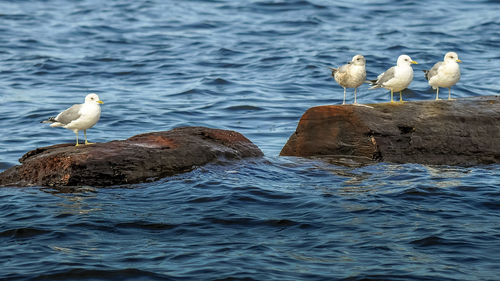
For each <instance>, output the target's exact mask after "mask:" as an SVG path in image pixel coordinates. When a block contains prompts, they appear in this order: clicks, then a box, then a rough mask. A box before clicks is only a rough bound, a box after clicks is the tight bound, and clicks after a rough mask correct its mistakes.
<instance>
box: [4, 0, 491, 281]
mask: <svg viewBox="0 0 500 281" xmlns="http://www.w3.org/2000/svg"><path fill="white" fill-rule="evenodd" d="M499 50H500V2H499V1H497V0H489V1H480V0H478V1H471V0H464V1H455V0H448V1H446V0H445V1H430V0H419V1H410V0H403V1H399V0H376V1H362V0H346V1H326V0H286V1H285V0H281V1H279V0H248V1H243V0H242V1H235V0H211V1H201V0H183V1H174V0H135V1H124V0H107V1H102V0H82V1H70V0H37V1H27V0H16V1H0V171H3V170H5V169H7V168H9V167H11V166H13V165H16V164H18V159H19V158H20V157H21V156H22V155H23V154H24V153H25V152H27V151H29V150H32V149H35V148H37V147H43V146H47V145H53V144H57V143H72V142H74V141H75V140H74V134H73V133H72V132H71V131H69V130H65V129H62V128H50V127H48V126H47V125H46V124H40V121H41V120H44V119H46V118H48V117H50V116H54V115H56V114H57V113H59V112H60V111H61V110H63V109H65V108H67V107H69V106H71V105H72V104H75V103H81V102H83V99H84V97H85V95H86V94H87V93H91V92H95V93H97V94H98V95H99V96H100V98H101V99H102V100H103V101H104V105H102V116H101V119H100V121H99V123H98V124H97V125H96V126H95V127H94V128H92V129H90V130H89V131H88V132H87V133H88V137H89V140H90V141H93V142H107V141H111V140H116V139H125V138H128V137H131V136H133V135H137V134H140V133H145V132H151V131H161V130H169V129H172V128H175V127H180V126H207V127H213V128H221V129H229V130H235V131H238V132H240V133H242V134H244V135H245V136H246V137H248V138H249V139H250V140H251V141H252V142H254V143H255V144H256V145H258V146H259V147H260V148H261V149H262V151H263V152H264V154H265V156H264V157H263V158H262V159H247V160H243V161H235V162H226V161H222V160H221V161H219V162H217V163H212V164H209V165H207V166H204V167H200V168H198V169H196V170H194V171H192V172H189V173H185V174H180V175H176V176H173V177H168V178H165V179H162V180H159V181H157V182H153V183H147V184H137V185H131V186H125V187H123V186H122V187H111V188H96V187H92V186H83V187H80V188H78V189H76V190H73V191H72V192H66V191H65V190H59V189H53V188H44V187H31V188H0V280H500V165H484V166H473V167H459V166H428V165H419V164H403V165H401V164H390V163H378V164H374V165H368V166H354V167H352V166H351V167H348V166H338V165H334V164H330V163H326V162H322V161H320V160H314V159H303V158H295V157H279V152H280V150H281V148H282V147H283V145H284V144H285V142H286V141H287V139H288V137H289V136H290V135H291V134H292V133H293V132H294V131H295V128H296V126H297V122H298V120H299V119H300V117H301V115H302V114H303V113H304V112H305V111H306V110H307V109H308V108H310V107H312V106H317V105H326V104H339V103H341V102H342V98H343V89H342V88H341V87H340V86H338V85H337V84H336V83H335V82H334V80H333V79H332V77H331V76H330V70H329V69H328V67H330V66H333V67H336V66H339V65H341V64H345V63H346V62H348V61H350V59H351V58H352V56H354V55H356V54H363V55H364V56H365V57H366V60H367V72H368V78H369V79H373V78H375V77H376V76H377V75H378V74H379V73H381V72H383V71H384V70H386V69H387V68H389V67H390V66H392V65H394V64H395V63H396V59H397V57H398V56H399V55H401V54H408V55H410V56H411V58H412V59H414V60H416V61H417V62H418V63H419V64H418V65H414V66H413V68H414V70H415V78H414V80H413V82H412V84H411V85H410V87H409V89H408V90H406V91H405V92H404V99H406V100H410V101H411V100H430V99H433V98H434V97H435V93H434V92H433V91H432V89H430V88H429V86H428V85H427V83H426V81H425V78H424V76H423V72H422V70H423V69H429V68H430V67H432V65H433V64H434V63H435V62H437V61H439V60H442V59H443V56H444V54H445V53H446V52H448V51H455V52H457V53H458V55H459V57H460V59H461V60H462V61H463V63H462V64H461V70H462V78H461V80H460V81H459V83H458V84H457V85H456V86H454V87H453V88H452V95H453V97H458V98H459V97H470V96H483V95H498V94H499V92H500V83H499V82H498V81H499V80H498V79H499V77H500V52H499ZM447 94H448V93H447V89H442V91H441V95H442V96H441V97H443V98H446V96H447ZM352 100H353V91H352V89H349V90H348V102H349V103H350V102H352ZM388 100H389V93H388V91H386V90H383V89H376V90H368V85H363V86H361V87H360V89H359V92H358V102H360V103H378V102H387V101H388ZM80 137H81V138H82V136H81V135H80Z"/></svg>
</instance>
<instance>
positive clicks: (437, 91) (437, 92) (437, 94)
mask: <svg viewBox="0 0 500 281" xmlns="http://www.w3.org/2000/svg"><path fill="white" fill-rule="evenodd" d="M436 100H439V87H437V90H436Z"/></svg>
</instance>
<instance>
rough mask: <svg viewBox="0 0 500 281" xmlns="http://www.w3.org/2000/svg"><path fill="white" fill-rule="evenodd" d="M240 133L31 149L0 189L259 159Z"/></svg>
mask: <svg viewBox="0 0 500 281" xmlns="http://www.w3.org/2000/svg"><path fill="white" fill-rule="evenodd" d="M262 155H263V153H262V151H261V150H260V149H259V148H258V147H257V146H256V145H254V144H253V143H252V142H251V141H250V140H248V139H247V138H246V137H244V136H243V135H242V134H240V133H237V132H234V131H227V130H218V129H209V128H204V127H183V128H176V129H173V130H171V131H164V132H153V133H147V134H141V135H137V136H134V137H131V138H129V139H127V140H119V141H112V142H107V143H97V144H93V145H80V146H78V147H75V146H74V145H73V144H59V145H53V146H48V147H42V148H37V149H35V150H33V151H30V152H28V153H26V154H25V155H24V156H22V157H21V159H20V160H19V162H21V165H19V166H14V167H11V168H10V169H8V170H6V171H4V172H3V173H0V186H33V185H38V186H81V185H89V186H111V185H121V184H132V183H140V182H147V181H152V180H156V179H160V178H162V177H165V176H170V175H174V174H178V173H183V172H188V171H191V170H193V169H195V168H196V167H198V166H201V165H204V164H207V163H209V162H212V161H214V160H216V159H218V158H220V157H222V158H226V159H242V158H246V157H260V156H262Z"/></svg>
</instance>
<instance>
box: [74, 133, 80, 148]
mask: <svg viewBox="0 0 500 281" xmlns="http://www.w3.org/2000/svg"><path fill="white" fill-rule="evenodd" d="M75 135H76V144H75V146H78V145H79V144H78V131H75Z"/></svg>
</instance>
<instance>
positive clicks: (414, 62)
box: [410, 60, 418, 64]
mask: <svg viewBox="0 0 500 281" xmlns="http://www.w3.org/2000/svg"><path fill="white" fill-rule="evenodd" d="M410 62H411V63H413V64H418V62H416V61H414V60H412V61H410Z"/></svg>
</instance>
